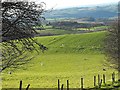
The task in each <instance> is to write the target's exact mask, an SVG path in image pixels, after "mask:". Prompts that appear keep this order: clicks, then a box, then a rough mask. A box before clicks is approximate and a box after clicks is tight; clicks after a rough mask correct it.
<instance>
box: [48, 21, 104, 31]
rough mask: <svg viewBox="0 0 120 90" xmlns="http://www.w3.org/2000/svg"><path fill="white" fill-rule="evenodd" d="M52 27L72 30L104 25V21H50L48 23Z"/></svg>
mask: <svg viewBox="0 0 120 90" xmlns="http://www.w3.org/2000/svg"><path fill="white" fill-rule="evenodd" d="M50 24H51V25H52V26H53V28H56V29H65V30H74V29H77V28H86V29H90V28H92V27H97V26H105V25H104V23H91V22H90V23H78V22H74V21H59V22H51V23H50Z"/></svg>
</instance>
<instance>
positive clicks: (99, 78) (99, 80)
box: [98, 74, 100, 86]
mask: <svg viewBox="0 0 120 90" xmlns="http://www.w3.org/2000/svg"><path fill="white" fill-rule="evenodd" d="M99 84H100V75H99V74H98V86H99Z"/></svg>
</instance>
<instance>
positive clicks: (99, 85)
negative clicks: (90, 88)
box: [99, 79, 102, 88]
mask: <svg viewBox="0 0 120 90" xmlns="http://www.w3.org/2000/svg"><path fill="white" fill-rule="evenodd" d="M101 85H102V79H101V81H100V83H99V88H101Z"/></svg>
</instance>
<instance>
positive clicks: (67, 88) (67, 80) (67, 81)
mask: <svg viewBox="0 0 120 90" xmlns="http://www.w3.org/2000/svg"><path fill="white" fill-rule="evenodd" d="M67 90H69V80H67Z"/></svg>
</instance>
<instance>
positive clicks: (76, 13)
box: [44, 4, 118, 19]
mask: <svg viewBox="0 0 120 90" xmlns="http://www.w3.org/2000/svg"><path fill="white" fill-rule="evenodd" d="M117 8H118V5H117V4H112V5H101V6H91V7H73V8H66V9H58V10H52V11H47V12H46V13H45V14H44V16H45V17H46V18H50V19H52V18H82V17H94V18H111V17H117V15H118V14H117V12H118V11H117V10H118V9H117Z"/></svg>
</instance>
